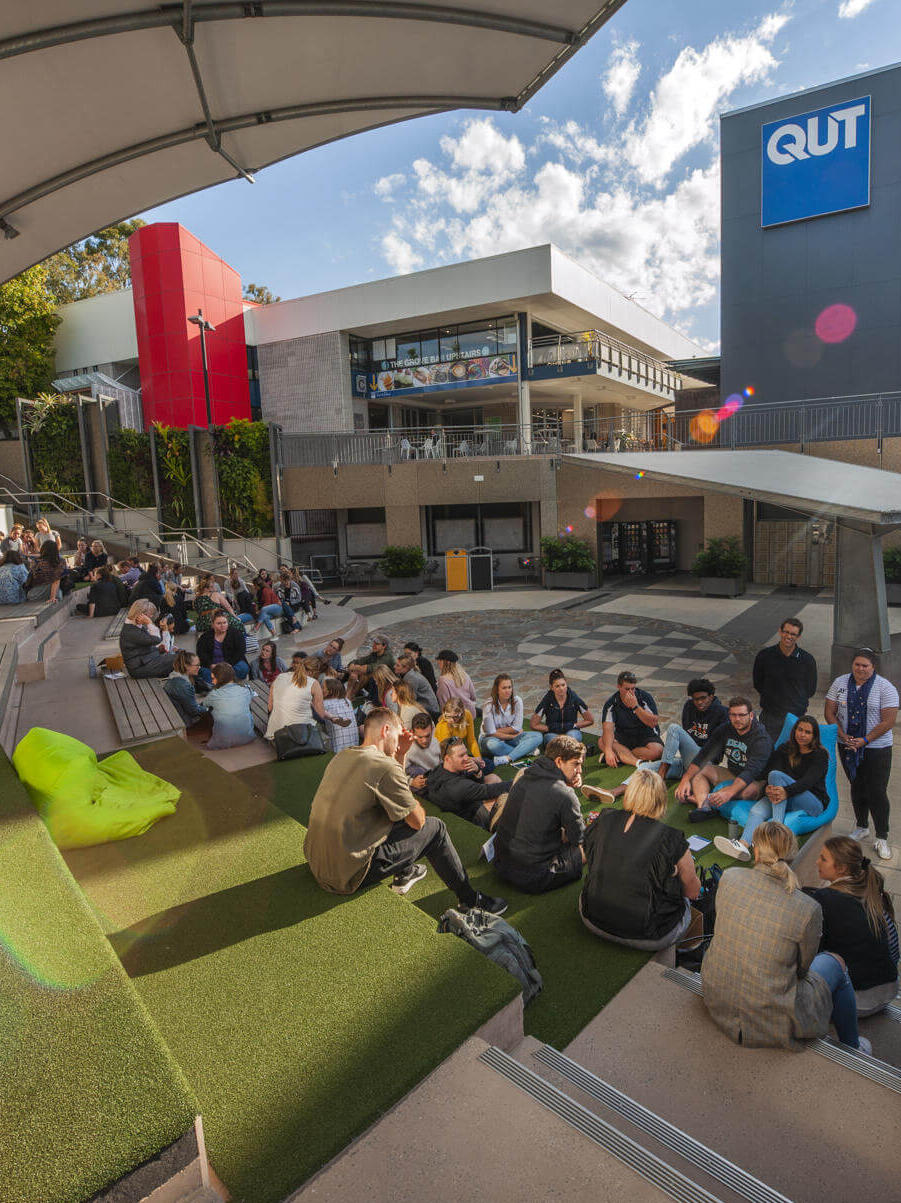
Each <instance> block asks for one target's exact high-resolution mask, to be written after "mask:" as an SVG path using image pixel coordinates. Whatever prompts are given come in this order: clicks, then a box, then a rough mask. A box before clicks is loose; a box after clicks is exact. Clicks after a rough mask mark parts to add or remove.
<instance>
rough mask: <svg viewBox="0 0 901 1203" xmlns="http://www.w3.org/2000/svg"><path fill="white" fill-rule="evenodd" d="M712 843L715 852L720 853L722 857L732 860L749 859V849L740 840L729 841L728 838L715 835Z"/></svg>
mask: <svg viewBox="0 0 901 1203" xmlns="http://www.w3.org/2000/svg"><path fill="white" fill-rule="evenodd" d="M713 843H714V845H715V847H716V850H717V852H722V854H723V856H731V857H732V859H733V860H750V859H751V850H750V848H749V847H748V846H747V844H743V843H742V842H741V840H730V839H729V838H728V836H725V835H716V836H714V837H713Z"/></svg>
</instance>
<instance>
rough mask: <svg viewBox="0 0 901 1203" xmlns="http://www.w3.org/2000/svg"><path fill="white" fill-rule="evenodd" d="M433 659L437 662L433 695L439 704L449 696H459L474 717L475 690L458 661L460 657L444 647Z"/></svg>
mask: <svg viewBox="0 0 901 1203" xmlns="http://www.w3.org/2000/svg"><path fill="white" fill-rule="evenodd" d="M435 660H436V662H437V664H438V685H437V686H436V688H435V697H436V698H437V699H438V703H439V705H441V706H443V705H444V703H445V702H449V701H450V700H451V698H459V699H460V701H461V702H462V703H463V705H464V706H465V707H466V709H467V710H468V711H469V713H470V714H471V715H472V716H473V718H475V716H476V713H477V708H476V690H475V686H474V685H473V683H472V677H470V675H469V673H468V672H467V671H466V669H465V668H464V667H463V665H462V664H461V663H460V657H459V656H458V655H457V653H456V652H455V651H452V650H451V649H450V648H445V649H444V651H441V652H439V653H438V655H437V656H436V657H435Z"/></svg>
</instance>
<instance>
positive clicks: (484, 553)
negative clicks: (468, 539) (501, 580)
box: [469, 547, 494, 593]
mask: <svg viewBox="0 0 901 1203" xmlns="http://www.w3.org/2000/svg"><path fill="white" fill-rule="evenodd" d="M469 587H470V589H471V590H472V591H473V593H475V592H477V591H480V590H485V589H493V588H494V553H493V552H492V550H491V548H490V547H470V549H469Z"/></svg>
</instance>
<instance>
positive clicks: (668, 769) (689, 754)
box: [610, 677, 729, 798]
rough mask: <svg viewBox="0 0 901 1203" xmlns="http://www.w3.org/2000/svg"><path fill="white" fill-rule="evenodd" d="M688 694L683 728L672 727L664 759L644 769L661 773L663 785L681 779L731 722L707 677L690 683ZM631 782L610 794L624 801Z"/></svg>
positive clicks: (664, 749) (667, 730)
mask: <svg viewBox="0 0 901 1203" xmlns="http://www.w3.org/2000/svg"><path fill="white" fill-rule="evenodd" d="M686 693H687V694H688V699H687V700H686V702H685V705H684V706H683V707H682V723H681V726H680V724H679V723H670V725H669V726H668V727H667V729H666V736H665V738H664V740H663V755H662V756H661V757H660V759H659V760H649V761H647V763H644V764H642V766H641V767H642V768H643V769H650V770H651V771H652V772H655V773H659V774H660V776H661V777H662V778H663V780H664V781H666V780H668V779H669V778H676V779H678V778H680V777H682V775H683V774H684V772H685V770H686V769H687V768H688V766H689V765H690V764H691V762H692V761H693V760H694V758H695V757H696V756H697V754H698V753H699V752H700V751H701V750H702V749H703V748H704V747H706V745H707V740H708V739H709V738H710V736H711V735H712V734H713V732H714V731H715V730H716V729H717V727H719V726H722V724H723V723H727V722H728V721H729V712H728V710H727V709H726V707H725V706H724V705H723V703H722V702H721V701H720V700H719V698H718V697H717V696H716V689H715V688H714V685H713V682H712V681H708V680H707V678H706V677H694V678H693V679H692V680H691V681H689V682H688V687H687V689H686ZM631 780H632V778H631V777H629V778H627V779H626V780H625V781H624V782H623V783H622V785H618V786H617V787H616V788H615V789H613V790H611V791H610V792H611V793H612V795H613V797H614V798H619V797H621V796H622V794H624V793H625V792H626V786H627V785H628V784H629V782H630V781H631Z"/></svg>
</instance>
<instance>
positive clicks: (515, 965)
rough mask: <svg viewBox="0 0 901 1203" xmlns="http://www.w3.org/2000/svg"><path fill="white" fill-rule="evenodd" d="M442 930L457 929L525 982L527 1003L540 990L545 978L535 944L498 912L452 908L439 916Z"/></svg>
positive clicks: (453, 930) (482, 951)
mask: <svg viewBox="0 0 901 1203" xmlns="http://www.w3.org/2000/svg"><path fill="white" fill-rule="evenodd" d="M438 930H439V931H440V932H453V933H454V935H455V936H459V937H460V939H461V940H465V941H466V943H467V944H471V945H472V946H473V948H477V949H478V950H479V952H481V953H484V954H485V956H486V957H488V958H489V959H490V960H492V961H494V962H495V964H497V965H500V966H501V968H502V969H506V970H507V972H508V973H512V974H513V976H514V977H515V978H516V980H517V981H518V982H519V984H520V985H521V986H522V1001H523V1006H526V1005H527V1004H528V1003H530V1002H531V1001H532V999H533V998H534V997H535V995H536V994H538V993H540V991H541V989H542V986H543V985H544V982H543V981H542V980H541V974H540V973H539V972H538V970H537V968H536V967H535V958H534V956H533V955H532V950H531V948H530V947H529V945H528V944H527V943H526V940H525V938H524V937H523V935H522V934H521V933H520V932H518V931H517V930H516V928H515V927H512V926H511V925H510V924H509V923H507V922H506V920H504V919H501V918H500V917H499V916H498V915H492V914H491V912H490V911H483V910H479V909H478V908H476V907H472V908H471V909H470V910H468V911H458V910H454V909H451V910H449V911H445V912H444V914H443V915H442V916H441V918H440V919H439V920H438Z"/></svg>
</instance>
